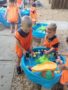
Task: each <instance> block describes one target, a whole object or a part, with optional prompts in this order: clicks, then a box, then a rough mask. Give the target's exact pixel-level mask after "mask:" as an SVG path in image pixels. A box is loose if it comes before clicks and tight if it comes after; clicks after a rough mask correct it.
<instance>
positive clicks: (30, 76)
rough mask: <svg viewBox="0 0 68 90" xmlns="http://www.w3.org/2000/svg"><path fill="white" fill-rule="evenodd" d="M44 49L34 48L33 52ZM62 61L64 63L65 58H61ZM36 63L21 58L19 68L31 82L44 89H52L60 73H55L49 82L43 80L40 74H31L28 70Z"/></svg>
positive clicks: (33, 60) (32, 60)
mask: <svg viewBox="0 0 68 90" xmlns="http://www.w3.org/2000/svg"><path fill="white" fill-rule="evenodd" d="M42 49H46V48H45V47H37V48H34V49H33V50H42ZM61 59H62V61H63V62H64V63H65V60H66V58H65V57H63V56H61ZM36 64H37V62H35V59H33V58H30V59H29V60H26V58H25V56H23V57H22V59H21V68H22V70H24V72H25V74H26V76H27V78H28V79H29V80H31V81H32V82H34V83H36V84H39V85H41V86H43V87H44V88H52V87H53V86H54V85H55V84H56V83H57V82H59V79H60V76H61V74H62V72H60V73H55V76H54V78H52V79H51V80H47V79H45V78H43V77H42V76H41V74H40V72H32V71H30V70H29V69H28V66H31V67H32V66H35V65H36Z"/></svg>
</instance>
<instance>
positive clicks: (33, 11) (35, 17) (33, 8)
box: [30, 3, 37, 24]
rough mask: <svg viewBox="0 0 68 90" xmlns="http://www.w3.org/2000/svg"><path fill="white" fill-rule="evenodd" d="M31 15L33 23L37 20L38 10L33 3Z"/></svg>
mask: <svg viewBox="0 0 68 90" xmlns="http://www.w3.org/2000/svg"><path fill="white" fill-rule="evenodd" d="M30 17H31V19H32V22H33V24H35V23H36V22H37V11H36V4H35V3H33V4H32V6H31V9H30Z"/></svg>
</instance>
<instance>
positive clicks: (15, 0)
mask: <svg viewBox="0 0 68 90" xmlns="http://www.w3.org/2000/svg"><path fill="white" fill-rule="evenodd" d="M9 2H11V3H14V2H17V0H9Z"/></svg>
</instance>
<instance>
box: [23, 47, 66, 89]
mask: <svg viewBox="0 0 68 90" xmlns="http://www.w3.org/2000/svg"><path fill="white" fill-rule="evenodd" d="M44 50H46V48H45V47H36V48H34V49H33V51H34V52H35V53H34V54H33V55H31V54H29V55H28V54H27V55H26V56H23V57H22V59H21V68H22V70H23V71H24V73H25V75H26V76H27V78H28V79H29V80H31V81H32V82H34V83H36V84H39V85H41V86H43V87H45V88H52V87H53V86H54V85H55V84H56V83H58V82H59V79H60V77H61V74H62V72H61V71H60V70H59V69H58V67H57V64H56V63H55V60H56V58H55V56H54V54H53V53H52V54H50V55H44V53H43V52H44ZM27 57H28V59H27ZM60 58H61V60H62V62H63V63H65V60H66V58H65V57H64V56H60ZM50 67H51V68H50Z"/></svg>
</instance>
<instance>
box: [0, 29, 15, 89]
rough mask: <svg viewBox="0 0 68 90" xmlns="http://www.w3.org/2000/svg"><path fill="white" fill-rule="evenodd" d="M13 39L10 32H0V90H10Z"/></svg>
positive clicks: (13, 52)
mask: <svg viewBox="0 0 68 90" xmlns="http://www.w3.org/2000/svg"><path fill="white" fill-rule="evenodd" d="M14 49H15V38H14V36H13V35H11V33H10V31H9V30H7V29H5V30H3V31H0V90H10V88H11V82H12V78H13V73H14V67H15V59H16V55H15V50H14Z"/></svg>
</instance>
